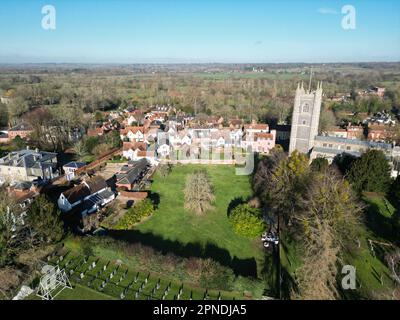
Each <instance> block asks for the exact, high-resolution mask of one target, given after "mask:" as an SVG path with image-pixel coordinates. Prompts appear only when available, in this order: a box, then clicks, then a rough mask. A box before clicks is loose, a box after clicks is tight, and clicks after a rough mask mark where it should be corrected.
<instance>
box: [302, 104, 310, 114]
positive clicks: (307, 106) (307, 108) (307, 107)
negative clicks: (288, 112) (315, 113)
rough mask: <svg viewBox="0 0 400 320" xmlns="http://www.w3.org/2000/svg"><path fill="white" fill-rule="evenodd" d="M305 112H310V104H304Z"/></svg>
mask: <svg viewBox="0 0 400 320" xmlns="http://www.w3.org/2000/svg"><path fill="white" fill-rule="evenodd" d="M303 112H310V105H309V104H308V103H305V104H303Z"/></svg>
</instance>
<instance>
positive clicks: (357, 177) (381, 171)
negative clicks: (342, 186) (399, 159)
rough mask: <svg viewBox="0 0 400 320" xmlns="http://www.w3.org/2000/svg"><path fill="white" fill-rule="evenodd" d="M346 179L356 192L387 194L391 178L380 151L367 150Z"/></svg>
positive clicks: (383, 155)
mask: <svg viewBox="0 0 400 320" xmlns="http://www.w3.org/2000/svg"><path fill="white" fill-rule="evenodd" d="M348 179H349V181H350V182H351V183H352V185H353V187H354V189H355V190H356V191H357V192H362V191H370V192H387V191H388V190H389V187H390V184H391V177H390V165H389V163H388V161H387V159H386V157H385V154H384V153H383V152H382V151H380V150H367V151H366V152H365V153H364V154H363V155H362V156H361V157H360V158H359V159H357V160H356V161H355V162H354V164H353V165H352V166H351V169H350V171H349V174H348Z"/></svg>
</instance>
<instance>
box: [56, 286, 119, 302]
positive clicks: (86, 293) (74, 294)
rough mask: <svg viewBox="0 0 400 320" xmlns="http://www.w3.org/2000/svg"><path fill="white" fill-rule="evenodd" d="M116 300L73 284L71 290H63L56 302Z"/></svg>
mask: <svg viewBox="0 0 400 320" xmlns="http://www.w3.org/2000/svg"><path fill="white" fill-rule="evenodd" d="M115 299H116V298H114V297H112V296H110V295H108V294H105V293H102V292H99V291H97V290H94V289H91V288H88V287H86V286H82V285H80V284H74V285H73V289H68V288H66V289H64V290H63V291H61V292H60V294H59V295H57V297H56V300H115Z"/></svg>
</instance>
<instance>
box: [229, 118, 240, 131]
mask: <svg viewBox="0 0 400 320" xmlns="http://www.w3.org/2000/svg"><path fill="white" fill-rule="evenodd" d="M228 124H229V128H231V129H241V128H242V127H243V120H242V119H230V120H229V123H228Z"/></svg>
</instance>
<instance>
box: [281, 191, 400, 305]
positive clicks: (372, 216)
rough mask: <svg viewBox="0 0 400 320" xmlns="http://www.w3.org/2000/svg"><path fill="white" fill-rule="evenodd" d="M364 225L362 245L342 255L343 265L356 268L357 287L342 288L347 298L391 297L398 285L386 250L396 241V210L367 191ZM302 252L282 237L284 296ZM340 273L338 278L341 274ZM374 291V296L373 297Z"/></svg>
mask: <svg viewBox="0 0 400 320" xmlns="http://www.w3.org/2000/svg"><path fill="white" fill-rule="evenodd" d="M363 200H364V202H365V217H364V222H365V226H364V227H362V229H361V230H360V237H359V240H360V242H359V244H358V243H354V245H353V246H352V247H351V248H349V250H348V252H347V253H346V255H345V256H344V257H343V262H342V264H343V265H346V264H348V265H352V266H354V267H355V268H356V279H357V280H356V282H357V284H356V286H357V288H356V290H343V291H342V292H341V294H342V295H343V298H345V299H366V298H383V297H389V298H390V297H391V296H392V292H393V290H394V289H395V284H394V282H393V279H392V278H391V275H390V270H388V268H387V267H386V263H385V262H384V259H385V257H384V256H385V252H386V250H387V249H389V247H390V246H391V242H392V241H394V237H395V235H394V234H393V229H392V225H391V221H390V217H391V216H392V215H393V214H394V212H395V209H394V207H393V206H392V205H391V204H390V202H389V201H388V199H387V198H386V197H384V196H382V195H380V194H377V193H364V196H363ZM300 257H301V253H300V252H299V250H298V248H297V246H296V242H295V241H293V240H292V239H288V238H287V237H286V238H284V237H283V238H281V250H280V259H281V273H282V276H283V283H284V284H283V286H282V290H283V293H282V294H283V296H285V295H286V296H287V295H288V294H289V290H290V289H288V288H291V287H292V285H293V280H294V279H295V278H296V274H295V272H294V270H296V269H297V268H298V267H299V266H300V265H301V259H300ZM340 276H341V275H340V272H339V277H340ZM371 293H372V295H373V296H371Z"/></svg>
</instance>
